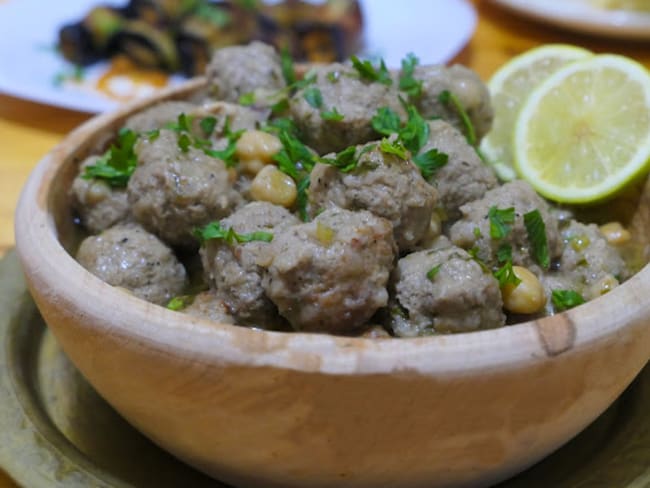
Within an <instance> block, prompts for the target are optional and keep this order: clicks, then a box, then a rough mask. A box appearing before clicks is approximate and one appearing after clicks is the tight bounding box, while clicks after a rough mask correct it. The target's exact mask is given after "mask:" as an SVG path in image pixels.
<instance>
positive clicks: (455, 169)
mask: <svg viewBox="0 0 650 488" xmlns="http://www.w3.org/2000/svg"><path fill="white" fill-rule="evenodd" d="M430 149H437V150H438V151H439V152H441V153H444V154H446V155H447V156H448V159H447V163H446V164H445V165H444V166H442V167H441V168H440V169H438V170H437V171H436V172H435V174H434V176H433V177H432V179H431V180H430V181H431V182H432V183H434V184H435V186H436V188H437V189H438V194H439V197H440V202H439V204H438V206H439V207H440V208H442V210H443V211H444V215H445V217H446V218H447V219H448V220H456V219H457V218H459V217H460V207H461V206H462V205H464V204H465V203H467V202H471V201H473V200H478V199H479V198H482V197H483V195H485V192H486V191H487V190H489V189H491V188H494V187H495V186H497V184H498V182H497V179H496V176H495V175H494V170H492V168H490V167H488V166H487V165H486V164H484V163H483V161H481V158H480V157H479V156H478V154H477V153H476V150H475V149H474V148H473V147H472V146H470V145H469V144H468V143H467V139H466V138H465V136H464V135H463V134H461V133H460V131H459V130H458V129H456V128H455V127H454V126H452V125H451V124H450V123H448V122H445V121H443V120H434V121H431V122H429V140H428V141H427V143H426V144H425V145H424V146H423V147H422V149H421V152H426V151H429V150H430Z"/></svg>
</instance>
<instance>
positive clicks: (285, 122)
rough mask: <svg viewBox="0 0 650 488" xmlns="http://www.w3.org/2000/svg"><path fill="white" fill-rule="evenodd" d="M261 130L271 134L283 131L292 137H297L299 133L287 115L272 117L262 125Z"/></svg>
mask: <svg viewBox="0 0 650 488" xmlns="http://www.w3.org/2000/svg"><path fill="white" fill-rule="evenodd" d="M262 130H263V131H266V132H269V133H271V134H280V133H281V132H283V131H284V132H286V133H288V134H289V135H291V136H293V137H298V136H299V133H300V131H299V130H298V127H297V126H296V123H295V122H294V121H293V120H292V119H290V118H288V117H278V118H276V119H272V120H270V121H269V122H268V123H267V124H266V125H265V126H263V127H262Z"/></svg>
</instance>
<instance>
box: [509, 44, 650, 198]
mask: <svg viewBox="0 0 650 488" xmlns="http://www.w3.org/2000/svg"><path fill="white" fill-rule="evenodd" d="M603 69H613V70H617V71H619V72H621V73H624V74H625V76H626V77H627V78H628V79H629V80H630V81H635V82H636V85H637V88H638V89H639V93H641V94H642V96H641V98H642V99H641V100H638V102H636V103H639V104H641V107H645V108H646V110H647V113H648V114H649V115H648V117H647V118H646V120H645V127H644V130H645V135H644V136H643V137H641V138H640V139H639V140H638V141H637V142H636V144H635V147H636V148H637V149H636V151H635V152H634V154H633V155H632V156H631V157H629V158H628V159H627V160H626V161H625V163H624V164H622V165H620V167H619V168H618V169H617V170H616V171H615V173H613V174H609V175H607V177H606V178H604V179H603V180H602V181H601V182H600V183H597V184H593V185H590V186H588V187H578V186H577V185H575V184H572V183H571V182H570V181H568V180H566V179H564V180H562V181H559V182H552V181H549V180H548V178H545V177H544V175H543V174H542V172H541V171H540V168H539V167H538V165H536V164H531V161H530V159H529V157H528V154H527V153H528V143H527V141H529V140H531V137H532V136H531V135H530V127H531V123H532V122H533V121H534V120H535V117H536V116H537V115H538V112H539V111H538V107H539V106H540V105H541V104H542V103H544V102H543V100H544V98H545V97H547V96H553V91H554V90H555V91H557V90H559V89H560V88H559V87H560V86H561V85H562V82H563V81H565V80H567V79H568V78H569V77H571V76H572V75H575V74H576V73H579V72H581V71H583V72H597V70H603ZM517 121H518V123H517V124H516V126H515V130H514V134H513V148H514V156H515V158H514V160H515V169H516V170H517V172H518V173H519V175H520V177H521V178H523V179H525V180H526V181H528V182H529V183H530V184H531V185H532V186H533V187H534V188H535V190H537V191H538V192H539V193H540V194H541V195H543V196H545V197H546V198H548V199H550V200H554V201H557V202H561V203H573V204H585V203H594V202H598V201H602V200H603V199H606V198H609V197H611V196H613V195H615V194H616V193H618V192H619V191H620V190H621V189H622V188H623V187H625V186H626V185H627V184H628V183H630V182H632V181H634V180H635V179H636V178H637V177H639V176H640V175H642V174H644V173H645V172H647V171H648V169H649V167H650V73H648V71H647V70H646V68H645V67H644V66H642V65H641V64H639V63H637V62H636V61H633V60H631V59H629V58H626V57H624V56H619V55H613V54H603V55H597V56H593V57H591V58H587V59H585V60H581V61H576V62H574V63H571V64H569V65H566V66H565V67H563V68H561V69H560V70H558V71H556V72H555V73H554V74H552V75H551V76H549V77H548V78H546V79H545V80H544V81H543V82H542V83H540V85H538V86H537V87H536V88H535V89H534V90H533V92H532V93H531V94H530V96H529V97H528V98H527V100H526V102H525V103H524V104H523V106H522V108H521V111H520V112H519V116H518V118H517ZM547 123H553V121H552V120H551V121H548V122H547ZM551 144H553V143H551Z"/></svg>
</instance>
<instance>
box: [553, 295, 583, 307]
mask: <svg viewBox="0 0 650 488" xmlns="http://www.w3.org/2000/svg"><path fill="white" fill-rule="evenodd" d="M551 300H552V301H553V306H554V307H555V308H556V309H557V310H559V311H562V310H568V309H569V308H573V307H576V306H578V305H580V304H582V303H585V299H584V298H583V297H582V295H581V294H580V293H578V292H577V291H573V290H553V291H552V292H551Z"/></svg>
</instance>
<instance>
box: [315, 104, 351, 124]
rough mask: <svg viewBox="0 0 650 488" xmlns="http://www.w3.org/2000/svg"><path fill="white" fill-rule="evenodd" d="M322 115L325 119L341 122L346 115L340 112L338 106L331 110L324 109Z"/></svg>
mask: <svg viewBox="0 0 650 488" xmlns="http://www.w3.org/2000/svg"><path fill="white" fill-rule="evenodd" d="M320 117H321V119H323V120H330V121H332V122H341V121H342V120H343V119H344V118H345V116H344V115H343V114H342V113H340V112H339V111H338V110H337V109H336V107H332V108H331V109H330V110H324V111H322V112H321V113H320Z"/></svg>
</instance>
